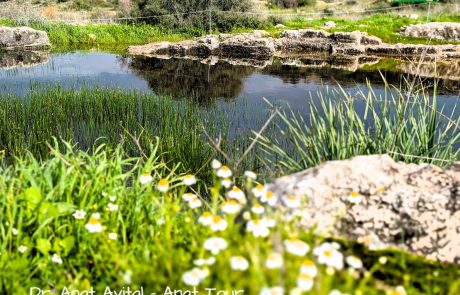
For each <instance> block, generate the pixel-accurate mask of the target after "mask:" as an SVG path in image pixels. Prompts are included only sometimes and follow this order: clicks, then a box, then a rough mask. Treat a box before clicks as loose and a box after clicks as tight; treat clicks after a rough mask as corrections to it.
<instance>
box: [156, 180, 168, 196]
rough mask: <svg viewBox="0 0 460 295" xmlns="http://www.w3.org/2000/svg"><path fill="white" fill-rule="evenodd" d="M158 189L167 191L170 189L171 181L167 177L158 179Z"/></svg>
mask: <svg viewBox="0 0 460 295" xmlns="http://www.w3.org/2000/svg"><path fill="white" fill-rule="evenodd" d="M157 190H158V191H160V192H162V193H166V192H167V191H168V190H169V181H168V180H167V179H166V178H162V179H160V180H159V181H158V184H157Z"/></svg>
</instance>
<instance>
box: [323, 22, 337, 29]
mask: <svg viewBox="0 0 460 295" xmlns="http://www.w3.org/2000/svg"><path fill="white" fill-rule="evenodd" d="M336 27H337V24H336V23H335V22H333V21H331V20H330V21H328V22H326V23H325V24H324V26H323V28H325V29H334V28H336Z"/></svg>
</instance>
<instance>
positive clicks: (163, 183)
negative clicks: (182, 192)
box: [158, 178, 169, 186]
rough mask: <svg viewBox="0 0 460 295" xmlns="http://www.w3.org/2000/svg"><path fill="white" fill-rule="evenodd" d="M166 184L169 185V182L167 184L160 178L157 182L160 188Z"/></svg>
mask: <svg viewBox="0 0 460 295" xmlns="http://www.w3.org/2000/svg"><path fill="white" fill-rule="evenodd" d="M168 184H169V182H168V180H167V179H166V178H162V179H160V181H158V185H161V186H166V185H168Z"/></svg>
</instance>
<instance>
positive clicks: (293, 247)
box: [284, 239, 310, 256]
mask: <svg viewBox="0 0 460 295" xmlns="http://www.w3.org/2000/svg"><path fill="white" fill-rule="evenodd" d="M284 246H285V247H286V251H287V252H289V253H291V254H294V255H296V256H305V254H307V253H308V251H310V246H308V244H307V243H305V242H302V241H301V240H299V239H289V240H284Z"/></svg>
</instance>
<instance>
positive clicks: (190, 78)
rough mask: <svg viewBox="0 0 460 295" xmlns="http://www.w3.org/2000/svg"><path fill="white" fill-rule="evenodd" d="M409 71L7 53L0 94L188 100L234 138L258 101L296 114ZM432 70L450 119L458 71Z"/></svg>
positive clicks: (260, 108) (261, 112)
mask: <svg viewBox="0 0 460 295" xmlns="http://www.w3.org/2000/svg"><path fill="white" fill-rule="evenodd" d="M411 66H412V67H413V64H411V63H404V62H401V61H396V60H391V59H380V60H357V59H356V60H353V59H351V60H346V61H344V60H328V59H317V58H310V59H309V58H307V57H305V58H302V59H297V60H288V59H287V60H274V61H272V62H271V63H270V64H268V65H257V66H251V65H247V64H230V63H228V62H225V61H216V62H215V64H212V65H210V64H204V63H201V62H200V61H197V60H186V59H158V58H147V57H131V56H126V55H120V54H114V53H105V52H98V51H77V52H67V53H52V54H49V53H35V52H25V53H19V52H15V53H12V54H9V55H6V54H4V55H3V56H1V57H0V67H1V68H0V87H1V89H2V91H3V92H4V93H6V92H8V93H14V94H17V95H19V96H24V95H26V94H27V93H28V92H29V91H30V89H32V88H34V87H35V88H36V87H38V88H41V87H45V86H49V85H55V84H59V85H62V87H64V88H80V87H83V86H84V87H92V86H101V87H111V88H122V89H135V90H138V91H141V92H153V93H156V94H161V95H168V96H171V97H172V98H173V99H176V100H182V99H190V98H193V101H195V102H196V103H197V104H199V105H200V107H201V108H202V109H203V110H204V111H206V110H211V109H212V110H213V111H214V112H215V111H216V110H217V111H219V112H223V113H225V112H229V110H230V109H231V110H232V122H231V123H230V124H231V125H232V126H231V128H230V132H231V133H233V134H235V133H240V132H244V131H248V130H250V129H258V128H260V126H261V124H263V122H264V121H265V120H266V118H267V112H266V110H268V109H269V106H268V104H267V103H266V102H265V101H264V98H267V99H269V100H270V101H271V102H274V103H276V104H277V105H281V106H283V107H286V106H287V105H289V106H290V107H291V108H292V109H294V110H295V111H300V112H302V113H304V112H307V103H306V102H307V101H308V100H310V101H313V102H315V101H316V100H318V99H319V96H318V91H324V90H325V89H326V88H333V89H338V88H339V86H338V85H339V84H340V87H342V88H343V89H344V90H345V91H347V92H349V93H351V94H356V93H358V92H359V91H364V92H366V91H367V84H366V83H367V81H369V82H370V83H371V84H372V87H373V91H375V92H376V93H378V94H382V93H383V92H384V83H383V79H382V76H383V77H385V79H386V80H387V81H388V82H389V83H391V84H395V85H399V84H400V83H404V79H409V80H411V79H413V76H412V74H411V71H413V68H411ZM436 68H437V69H438V70H439V71H438V72H440V76H441V77H442V78H441V79H440V80H439V91H438V97H439V100H438V101H439V105H440V106H441V107H443V109H444V110H445V111H447V113H449V114H450V110H452V109H454V107H455V106H456V104H457V99H458V97H459V93H460V63H459V62H458V61H457V63H444V64H443V63H440V64H437V65H436ZM418 69H419V73H421V75H422V76H429V75H430V72H432V71H433V65H432V64H430V63H424V64H421V66H420V67H418ZM422 80H423V81H422V82H423V84H424V85H432V84H433V83H434V79H433V78H430V77H426V78H422ZM417 82H418V81H417ZM417 84H418V83H417ZM357 103H358V104H360V103H361V104H362V102H359V101H358V102H357ZM80 136H84V135H80Z"/></svg>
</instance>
